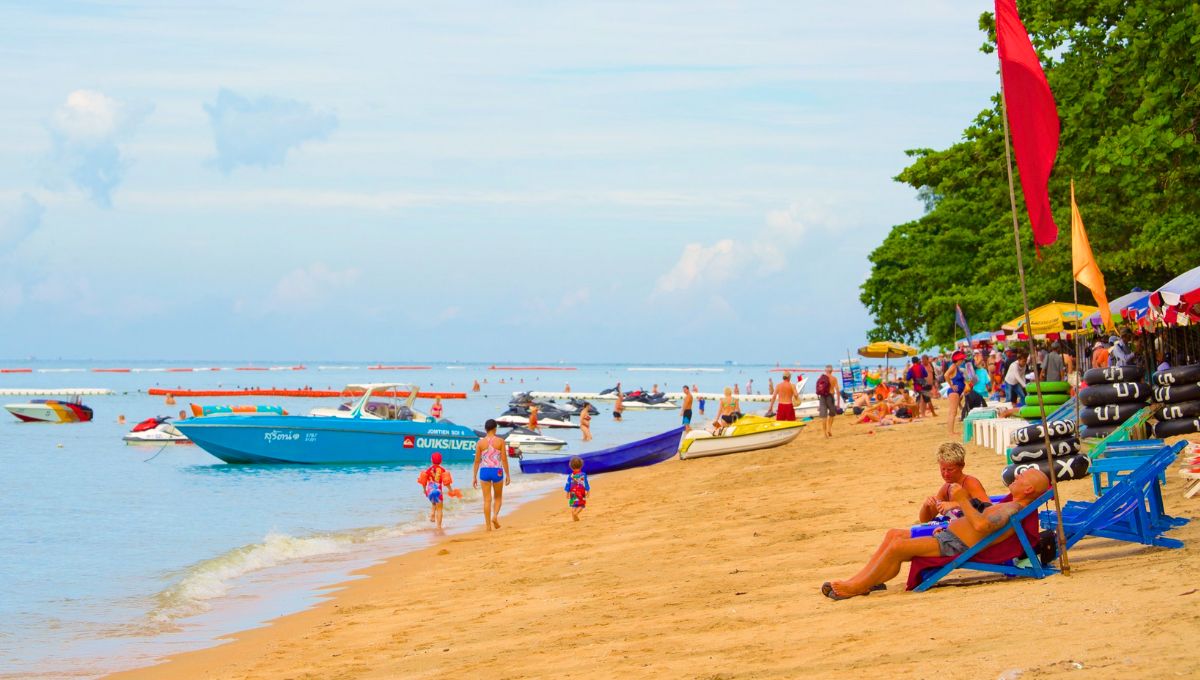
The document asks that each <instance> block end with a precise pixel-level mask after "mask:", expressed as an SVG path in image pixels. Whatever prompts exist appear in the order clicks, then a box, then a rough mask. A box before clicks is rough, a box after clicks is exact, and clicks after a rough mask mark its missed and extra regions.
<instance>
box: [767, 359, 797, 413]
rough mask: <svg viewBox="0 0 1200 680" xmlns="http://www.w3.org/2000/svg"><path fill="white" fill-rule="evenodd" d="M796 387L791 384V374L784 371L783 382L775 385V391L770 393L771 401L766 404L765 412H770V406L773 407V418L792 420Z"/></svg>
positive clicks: (794, 409)
mask: <svg viewBox="0 0 1200 680" xmlns="http://www.w3.org/2000/svg"><path fill="white" fill-rule="evenodd" d="M795 401H796V387H795V385H793V384H792V374H791V373H788V372H787V371H784V373H783V382H781V383H779V384H778V385H776V386H775V391H774V392H772V393H771V403H770V405H768V406H767V413H770V412H771V407H772V406H773V407H775V420H786V421H793V420H795V419H796V408H795V406H794V403H795Z"/></svg>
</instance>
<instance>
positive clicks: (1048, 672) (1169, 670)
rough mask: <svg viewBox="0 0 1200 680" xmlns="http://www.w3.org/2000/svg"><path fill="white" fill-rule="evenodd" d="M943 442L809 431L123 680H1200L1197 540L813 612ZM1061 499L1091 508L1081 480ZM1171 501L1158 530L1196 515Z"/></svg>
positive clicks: (602, 497) (931, 484) (979, 453)
mask: <svg viewBox="0 0 1200 680" xmlns="http://www.w3.org/2000/svg"><path fill="white" fill-rule="evenodd" d="M944 432H945V430H944V423H943V422H942V421H941V419H940V418H939V419H938V422H937V423H933V422H919V423H915V424H911V425H900V426H895V427H890V428H879V427H871V426H866V425H857V426H856V425H851V424H850V421H849V419H846V418H842V419H839V420H838V422H837V425H836V426H835V433H836V436H835V438H834V439H832V440H825V439H823V438H822V437H821V432H820V427H819V426H810V427H808V428H806V429H805V431H804V432H803V433H802V434H801V436H800V437H799V438H798V439H797V440H796V441H795V442H793V443H792V444H790V445H788V446H786V447H781V448H777V449H772V450H768V451H759V452H752V453H744V454H737V455H732V456H723V457H718V458H704V459H699V460H690V461H679V460H672V461H669V462H667V463H663V464H661V465H658V466H655V467H652V468H646V469H641V470H630V471H625V472H620V473H614V474H610V475H601V476H597V477H594V478H593V479H592V489H593V492H592V499H591V500H590V501H589V507H588V508H587V510H586V511H585V513H584V518H583V521H582V522H580V523H574V522H572V521H571V520H570V517H569V514H568V511H567V508H566V503H565V500H564V495H563V494H558V493H555V494H553V495H552V497H550V498H547V499H543V500H539V501H536V502H533V503H530V504H528V505H527V506H525V507H523V508H521V509H519V510H517V511H516V512H514V513H513V514H512V515H511V516H508V517H505V518H503V521H504V528H503V529H501V530H500V531H497V532H493V533H492V534H485V533H483V532H482V531H479V532H475V533H469V534H464V535H460V536H457V537H451V538H447V539H445V540H444V541H442V542H441V543H439V544H437V545H435V546H433V547H432V548H429V549H427V550H423V551H420V552H416V553H412V554H407V555H402V556H399V557H396V558H394V559H392V560H390V561H388V562H386V563H383V564H380V565H377V566H375V567H372V568H370V569H368V570H366V572H365V573H366V574H367V575H369V578H366V579H362V580H357V581H353V582H351V583H349V584H347V585H346V586H345V588H344V589H342V590H339V591H338V592H337V593H336V594H335V595H334V597H333V598H332V599H331V600H329V601H327V602H324V603H322V604H320V605H318V606H316V607H315V608H313V609H311V610H308V611H305V612H301V613H298V614H294V615H291V616H287V617H283V618H281V619H279V620H277V621H275V622H273V623H272V624H271V625H269V626H268V627H265V628H260V629H256V630H251V631H246V632H243V633H240V634H238V635H236V636H235V639H234V640H233V641H232V642H228V643H227V644H222V645H220V646H217V647H214V648H210V649H207V650H201V651H197V652H192V653H187V654H182V655H179V656H176V657H173V658H171V659H170V660H168V661H167V662H166V663H165V664H163V665H159V666H156V667H151V668H148V669H141V670H137V671H133V672H128V673H122V674H118V675H116V676H113V677H118V678H440V677H443V676H445V675H447V674H453V675H455V676H457V677H472V678H473V677H489V678H595V677H601V678H610V677H619V678H712V679H716V678H730V679H732V678H807V677H839V678H873V677H880V676H884V675H886V676H889V677H902V678H935V677H942V678H998V677H1002V676H1003V677H1006V678H1011V677H1017V674H1015V673H1014V671H1019V672H1020V677H1022V678H1025V679H1030V678H1047V677H1059V676H1069V677H1072V678H1092V677H1117V676H1125V677H1156V678H1158V677H1176V676H1180V677H1196V674H1197V673H1198V672H1200V671H1198V670H1197V669H1198V668H1200V666H1197V665H1196V660H1195V655H1196V649H1197V646H1196V643H1197V642H1200V590H1198V589H1200V557H1198V554H1197V547H1200V522H1193V523H1191V524H1189V525H1188V526H1185V527H1182V528H1180V529H1177V530H1175V531H1173V532H1172V534H1171V535H1172V536H1175V537H1177V538H1180V539H1183V540H1184V541H1186V542H1187V544H1188V545H1187V547H1185V548H1184V549H1182V550H1167V549H1159V548H1149V547H1144V546H1140V545H1133V544H1127V543H1117V542H1113V541H1107V540H1103V539H1087V540H1085V541H1083V542H1081V543H1080V544H1079V546H1078V547H1077V548H1076V549H1075V550H1074V551H1073V552H1072V553H1071V555H1070V559H1071V564H1072V567H1073V573H1072V575H1071V576H1069V577H1066V576H1061V575H1057V576H1052V577H1050V578H1048V579H1045V580H1041V581H1037V580H1033V579H1021V580H1004V579H1002V578H999V577H996V576H990V575H985V574H979V573H978V572H959V573H960V574H965V577H964V576H958V577H957V580H956V583H958V584H959V587H940V588H935V589H934V590H933V591H931V592H928V593H906V592H903V587H904V579H905V577H906V576H907V567H905V569H904V570H902V571H901V573H900V575H899V576H898V577H897V578H896V579H893V581H892V582H891V583H890V584H889V589H888V591H886V592H882V593H875V594H873V595H871V596H869V597H859V598H854V599H852V600H848V601H844V602H834V601H832V600H829V599H827V598H825V597H822V596H821V595H820V593H819V588H820V585H821V583H822V582H823V581H827V580H830V579H836V578H845V577H848V576H850V575H851V574H853V573H854V572H855V571H856V570H857V569H858V568H859V567H860V566H861V565H862V564H863V562H864V561H865V560H866V558H867V557H868V556H869V554H870V553H871V551H872V550H874V548H875V547H876V546H877V545H878V543H879V540H880V538H881V537H882V534H883V531H884V530H885V529H887V528H889V527H904V526H908V525H910V524H912V522H913V520H914V519H915V515H916V513H917V507H918V503H919V502H920V501H921V500H922V499H924V498H925V497H926V496H928V495H930V494H931V493H933V492H934V491H935V490H936V489H937V488H938V486H939V485H940V483H941V481H940V478H939V477H938V471H937V466H936V464H935V463H934V462H933V461H932V455H933V452H934V450H935V449H936V447H937V445H938V444H939V443H941V442H942V441H945V440H946V435H945V434H944ZM967 449H968V453H969V455H968V461H967V471H968V473H972V474H975V475H976V476H978V477H979V478H980V479H981V480H982V481H983V482H984V485H985V486H986V487H987V489H988V491H989V492H992V493H998V492H1002V491H1003V487H1002V485H1001V483H1000V480H999V472H1000V470H1001V468H1002V467H1003V458H1002V457H1001V456H998V455H996V454H995V453H994V452H992V451H990V450H986V449H980V448H977V447H974V446H968V447H967ZM1172 474H1173V472H1172ZM1062 489H1063V491H1064V495H1065V497H1066V498H1081V499H1090V497H1091V483H1090V482H1089V481H1087V480H1081V481H1075V482H1068V483H1065V484H1064V485H1063V486H1062ZM1180 489H1181V485H1180V483H1179V482H1178V481H1177V480H1175V479H1171V480H1170V484H1169V486H1168V487H1167V488H1166V490H1165V496H1166V504H1167V510H1168V512H1170V513H1172V514H1176V515H1182V516H1185V517H1195V516H1196V515H1197V514H1200V498H1196V499H1190V500H1189V499H1183V498H1182V496H1181V492H1180ZM458 521H467V519H461V520H458ZM469 521H472V522H475V521H479V520H478V519H477V516H471V517H469ZM480 526H481V527H482V522H481V521H480ZM964 583H965V584H966V585H963V584H964Z"/></svg>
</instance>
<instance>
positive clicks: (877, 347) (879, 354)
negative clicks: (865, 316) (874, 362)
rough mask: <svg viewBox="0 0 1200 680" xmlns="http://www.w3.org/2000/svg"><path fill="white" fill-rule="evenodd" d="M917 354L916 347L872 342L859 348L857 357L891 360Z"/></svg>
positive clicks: (896, 343) (895, 343)
mask: <svg viewBox="0 0 1200 680" xmlns="http://www.w3.org/2000/svg"><path fill="white" fill-rule="evenodd" d="M916 353H917V348H916V347H909V346H908V345H903V344H901V343H898V342H888V341H886V340H882V341H880V342H872V343H871V344H869V345H867V346H866V347H859V348H858V354H859V356H864V357H868V358H871V359H891V358H892V357H911V356H913V355H915V354H916Z"/></svg>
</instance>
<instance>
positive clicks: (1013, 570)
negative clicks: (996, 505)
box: [906, 491, 1057, 592]
mask: <svg viewBox="0 0 1200 680" xmlns="http://www.w3.org/2000/svg"><path fill="white" fill-rule="evenodd" d="M1052 498H1054V494H1053V493H1052V492H1050V491H1047V492H1046V493H1044V494H1042V496H1041V497H1040V498H1038V499H1037V500H1036V501H1034V502H1033V503H1030V504H1029V506H1028V507H1026V508H1024V509H1022V510H1021V511H1020V512H1018V513H1017V514H1015V515H1013V516H1012V517H1010V518H1009V519H1008V523H1007V524H1005V525H1004V527H1002V528H1001V529H999V530H997V531H995V532H993V533H992V534H990V535H988V536H986V537H984V539H983V540H982V541H980V542H979V543H976V544H975V545H973V546H971V547H970V548H968V549H967V550H966V551H965V552H964V553H963V554H961V555H958V556H956V557H915V558H913V561H912V564H910V565H909V568H908V584H907V586H906V589H907V590H915V591H917V592H922V591H925V590H929V589H930V588H932V587H933V586H934V585H935V584H936V583H937V582H938V581H940V580H942V579H943V578H945V577H946V575H947V574H949V573H950V572H952V571H954V570H955V569H974V570H976V571H987V572H991V573H994V574H1004V575H1005V576H1028V577H1032V578H1044V577H1046V576H1047V575H1049V574H1053V573H1055V572H1056V571H1057V569H1055V568H1053V567H1049V566H1044V565H1043V564H1042V561H1041V559H1039V558H1038V555H1037V552H1036V551H1035V550H1034V547H1033V546H1034V545H1035V544H1036V543H1037V541H1038V533H1039V532H1038V519H1037V518H1038V515H1037V509H1038V508H1039V507H1041V506H1042V505H1045V504H1046V503H1048V502H1050V500H1051V499H1052ZM1011 499H1012V496H1011V495H1009V496H1005V497H1004V498H1003V499H1002V500H1001V501H999V502H1006V501H1009V500H1011ZM1010 529H1011V530H1013V534H1012V535H1011V536H1009V537H1007V538H1005V539H1004V540H1002V541H997V540H996V539H998V538H999V537H1000V536H1002V535H1003V534H1004V533H1005V532H1006V531H1008V530H1010ZM1021 558H1027V559H1028V560H1029V565H1030V566H1028V567H1018V566H1017V560H1019V559H1021Z"/></svg>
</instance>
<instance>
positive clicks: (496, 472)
mask: <svg viewBox="0 0 1200 680" xmlns="http://www.w3.org/2000/svg"><path fill="white" fill-rule="evenodd" d="M483 429H484V430H486V431H487V434H485V435H484V436H483V439H480V440H479V441H478V442H477V443H476V444H475V469H474V470H472V471H471V477H472V479H473V480H474V481H473V482H472V486H474V487H475V488H476V489H478V488H480V485H481V484H482V485H483V524H484V526H485V527H487V530H488V531H491V530H492V529H493V528H495V529H499V528H500V522H499V521H497V518H499V517H500V503H501V502H502V501H503V500H504V487H505V486H507V485H508V484H509V482H510V481H511V479H512V478H511V477H510V476H509V474H508V456H507V455H505V449H506V448H507V447H506V446H505V444H504V440H503V439H501V438H499V437H497V436H496V421H494V420H491V419H488V421H487V422H486V423H484V425H483Z"/></svg>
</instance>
